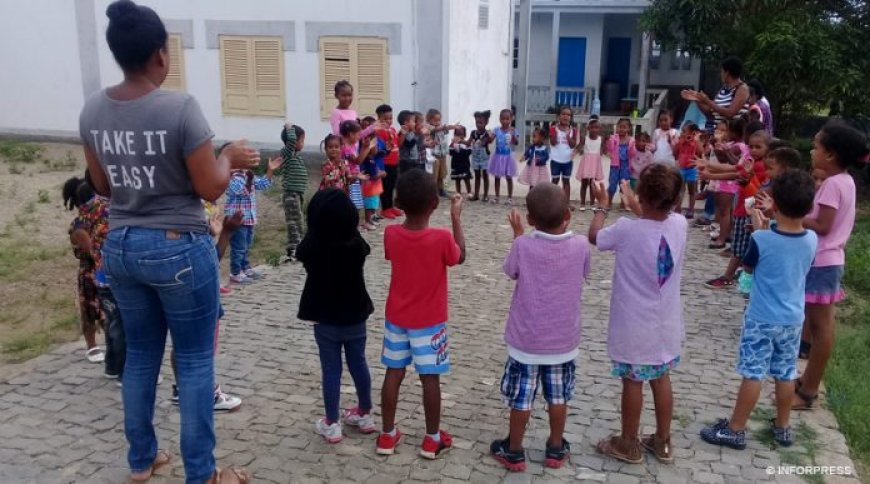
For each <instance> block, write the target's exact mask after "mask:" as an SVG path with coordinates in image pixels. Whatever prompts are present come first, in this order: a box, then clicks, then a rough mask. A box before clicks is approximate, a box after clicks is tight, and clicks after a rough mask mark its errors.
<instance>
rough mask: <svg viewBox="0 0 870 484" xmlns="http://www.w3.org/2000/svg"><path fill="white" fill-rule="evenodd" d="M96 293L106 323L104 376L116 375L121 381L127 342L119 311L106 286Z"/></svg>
mask: <svg viewBox="0 0 870 484" xmlns="http://www.w3.org/2000/svg"><path fill="white" fill-rule="evenodd" d="M97 293H98V294H99V295H100V307H101V308H102V309H103V315H104V316H105V321H106V322H105V333H106V361H105V364H106V374H107V375H118V379H119V380H122V379H123V375H124V361H126V360H127V341H126V339H125V338H124V323H123V321H122V320H121V311H120V310H118V303H117V302H116V301H115V296H114V295H113V294H112V290H111V289H109V287H108V286H106V287H100V286H97Z"/></svg>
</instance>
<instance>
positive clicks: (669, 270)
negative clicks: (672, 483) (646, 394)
mask: <svg viewBox="0 0 870 484" xmlns="http://www.w3.org/2000/svg"><path fill="white" fill-rule="evenodd" d="M681 188H682V178H681V177H680V174H679V172H677V170H676V169H675V168H672V167H669V166H667V165H663V164H660V163H654V164H652V165H650V166H648V167H647V168H646V169H645V170H644V171H643V172H642V173H641V174H640V180H639V183H638V186H637V193H638V196H637V197H635V196H634V193H633V192H632V191H631V187H629V186H628V182H623V183H622V193H623V196H624V197H625V198H626V201H627V202H628V205H629V207H631V209H632V211H634V212H635V214H637V215H638V216H639V217H640V218H639V219H637V220H632V219H629V218H624V217H623V218H620V219H619V220H617V221H616V223H615V224H613V225H611V226H609V227H607V228H602V227H603V226H604V220H605V219H606V218H607V210H608V208H609V207H610V201H609V194H608V193H607V192H605V190H604V184H603V183H596V184H595V197H596V199H597V200H598V203H599V206H600V208H596V209H595V215H594V216H593V218H592V224H591V225H590V227H589V241H590V242H591V243H593V244H595V245H597V246H598V249H599V250H612V251H614V252H615V253H616V267H615V268H614V270H613V292H612V294H611V299H610V324H609V326H608V329H607V350H608V354H609V355H610V358H611V360H613V371H612V374H613V376H616V377H619V378H621V379H622V432H621V434H620V435H614V436H612V437H610V438H609V439H605V440H602V441H601V442H599V443H598V445H597V447H596V450H597V451H598V452H599V453H602V454H605V455H608V456H611V457H613V458H616V459H619V460H621V461H624V462H628V463H632V464H639V463H641V462H643V454H642V453H641V446H642V447H643V448H645V449H646V450H648V451H649V452H651V453H653V455H655V457H656V458H657V459H658V460H659V461H660V462H663V463H669V462H672V461H673V459H674V456H673V450H672V448H671V419H672V416H673V409H674V399H673V393H672V391H671V380H670V376H669V373H670V371H671V370H672V369H673V368H675V367H676V366H677V364H679V362H680V354H681V352H682V341H683V333H684V331H683V312H682V305H681V302H680V278H681V272H682V268H683V260H684V254H685V247H686V235H687V233H686V232H687V227H688V224H687V222H686V218H685V217H683V216H682V215H678V214H675V213H673V209H674V206H676V204H677V201H678V200H679V196H680V190H681ZM646 381H648V382H649V384H650V388H652V393H653V401H654V402H655V415H656V432H655V433H654V434H651V435H647V436H644V437H643V440H641V441H639V440H638V433H639V431H640V414H641V411H642V410H643V387H644V382H646Z"/></svg>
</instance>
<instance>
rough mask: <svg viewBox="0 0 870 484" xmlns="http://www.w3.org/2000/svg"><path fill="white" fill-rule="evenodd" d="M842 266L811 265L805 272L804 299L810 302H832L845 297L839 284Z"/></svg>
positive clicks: (841, 277)
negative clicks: (808, 270)
mask: <svg viewBox="0 0 870 484" xmlns="http://www.w3.org/2000/svg"><path fill="white" fill-rule="evenodd" d="M842 280H843V266H823V267H811V268H810V272H808V273H807V285H806V289H804V292H805V293H806V298H805V301H806V302H808V303H810V304H834V303H837V302H840V301H842V300H843V299H846V292H845V291H843V288H842V287H841V286H840V282H841V281H842Z"/></svg>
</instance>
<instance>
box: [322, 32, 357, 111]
mask: <svg viewBox="0 0 870 484" xmlns="http://www.w3.org/2000/svg"><path fill="white" fill-rule="evenodd" d="M351 44H352V43H351V41H350V40H349V39H347V38H339V37H321V38H320V117H321V118H323V119H329V114H330V112H332V108H333V107H335V105H336V100H335V83H336V82H338V81H342V80H347V81H350V83H351V84H354V86H356V83H355V82H354V79H353V78H352V76H351V69H350V58H351V55H350V54H351Z"/></svg>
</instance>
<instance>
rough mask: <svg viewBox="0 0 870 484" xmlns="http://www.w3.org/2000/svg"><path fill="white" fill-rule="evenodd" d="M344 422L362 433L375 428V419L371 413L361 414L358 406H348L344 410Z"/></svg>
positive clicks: (371, 431) (368, 432)
mask: <svg viewBox="0 0 870 484" xmlns="http://www.w3.org/2000/svg"><path fill="white" fill-rule="evenodd" d="M344 423H346V424H348V425H350V426H353V427H356V428H358V429H359V431H360V432H362V433H364V434H371V433H373V432H375V431H377V429H376V428H375V419H374V417H372V414H371V413H368V414H366V415H362V414H361V413H360V410H359V407H353V408H349V409H347V410H345V411H344Z"/></svg>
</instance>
